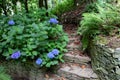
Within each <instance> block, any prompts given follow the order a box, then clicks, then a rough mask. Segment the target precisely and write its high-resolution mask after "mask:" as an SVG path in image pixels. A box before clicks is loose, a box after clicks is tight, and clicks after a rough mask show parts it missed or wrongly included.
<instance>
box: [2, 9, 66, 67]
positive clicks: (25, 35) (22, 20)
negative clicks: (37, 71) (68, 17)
mask: <svg viewBox="0 0 120 80" xmlns="http://www.w3.org/2000/svg"><path fill="white" fill-rule="evenodd" d="M43 12H44V11H43ZM44 14H46V13H45V12H44ZM0 26H1V27H0V35H1V36H0V56H3V57H4V58H5V59H6V60H16V59H17V61H23V62H26V61H32V60H34V63H36V64H37V65H38V66H46V67H51V66H52V65H56V64H58V63H59V61H62V62H63V61H64V60H63V59H62V56H63V53H64V52H65V51H67V50H66V49H65V47H66V44H67V42H68V36H67V35H66V34H65V33H64V31H63V29H62V25H59V24H58V21H57V19H56V18H55V17H53V16H49V17H47V18H46V16H43V13H42V14H39V16H38V17H36V16H35V14H34V13H32V14H30V13H29V14H27V15H25V14H24V15H23V14H17V15H13V16H12V17H10V18H9V17H3V16H1V17H0Z"/></svg>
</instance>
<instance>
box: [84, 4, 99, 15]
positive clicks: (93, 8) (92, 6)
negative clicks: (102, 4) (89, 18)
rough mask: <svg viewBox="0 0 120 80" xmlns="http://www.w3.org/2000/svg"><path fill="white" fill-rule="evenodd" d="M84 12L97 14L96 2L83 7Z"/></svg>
mask: <svg viewBox="0 0 120 80" xmlns="http://www.w3.org/2000/svg"><path fill="white" fill-rule="evenodd" d="M84 12H88V13H90V12H98V9H97V6H96V2H94V3H90V4H87V5H86V7H85V10H84Z"/></svg>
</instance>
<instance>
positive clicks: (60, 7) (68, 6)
mask: <svg viewBox="0 0 120 80" xmlns="http://www.w3.org/2000/svg"><path fill="white" fill-rule="evenodd" d="M73 8H74V0H64V1H63V2H61V3H58V4H57V5H56V6H55V7H54V8H53V9H52V11H51V12H52V13H53V14H56V15H58V16H59V15H61V14H63V13H64V12H67V11H70V10H72V9H73Z"/></svg>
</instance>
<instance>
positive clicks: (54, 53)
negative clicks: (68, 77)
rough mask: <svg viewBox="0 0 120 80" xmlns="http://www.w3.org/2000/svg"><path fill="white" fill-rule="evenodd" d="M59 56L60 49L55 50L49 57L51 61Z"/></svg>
mask: <svg viewBox="0 0 120 80" xmlns="http://www.w3.org/2000/svg"><path fill="white" fill-rule="evenodd" d="M58 54H59V50H58V49H53V50H52V51H51V52H49V53H48V54H47V57H48V58H50V59H53V58H54V57H55V56H56V55H58Z"/></svg>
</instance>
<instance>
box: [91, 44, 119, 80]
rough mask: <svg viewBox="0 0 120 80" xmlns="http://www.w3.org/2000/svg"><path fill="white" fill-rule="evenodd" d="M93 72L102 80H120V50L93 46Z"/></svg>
mask: <svg viewBox="0 0 120 80" xmlns="http://www.w3.org/2000/svg"><path fill="white" fill-rule="evenodd" d="M90 53H91V61H92V67H93V70H94V71H95V72H96V73H97V74H98V77H99V78H100V80H120V48H116V49H111V48H109V47H107V46H105V45H100V44H97V45H91V47H90Z"/></svg>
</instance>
